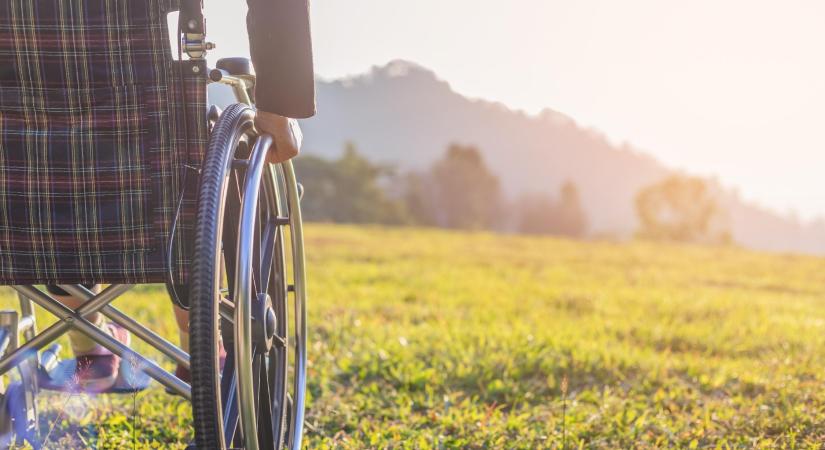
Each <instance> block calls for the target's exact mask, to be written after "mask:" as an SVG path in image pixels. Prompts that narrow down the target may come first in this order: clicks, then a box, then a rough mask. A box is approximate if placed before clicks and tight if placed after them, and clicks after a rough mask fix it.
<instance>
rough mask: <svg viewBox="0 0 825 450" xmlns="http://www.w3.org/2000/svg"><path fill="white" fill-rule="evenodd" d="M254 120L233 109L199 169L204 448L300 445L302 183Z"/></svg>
mask: <svg viewBox="0 0 825 450" xmlns="http://www.w3.org/2000/svg"><path fill="white" fill-rule="evenodd" d="M253 123H254V111H253V109H252V108H250V107H249V106H246V105H242V104H235V105H231V106H230V107H228V108H227V109H226V110H225V111H224V112H223V113H222V114H221V116H220V118H219V119H218V120H217V121H216V123H215V125H214V127H213V129H212V134H211V137H210V142H209V147H208V153H207V155H206V159H205V162H204V166H203V170H202V173H201V187H200V193H199V199H198V202H199V203H198V217H197V224H196V227H197V229H196V233H195V250H194V258H193V265H192V267H191V275H190V297H189V298H190V302H191V306H192V310H191V314H190V335H191V364H192V409H193V416H194V427H195V442H196V446H197V447H198V448H218V449H225V448H236V447H243V448H246V449H252V450H254V449H259V448H260V449H275V450H277V449H281V448H295V449H297V448H300V445H301V436H302V431H303V417H304V399H305V396H304V393H305V390H306V311H305V276H304V267H303V264H304V259H303V244H302V231H301V216H300V208H299V199H298V188H297V184H296V183H295V177H294V173H293V171H292V166H291V164H290V163H285V164H282V165H281V166H280V167H277V166H275V165H272V164H268V163H266V162H265V159H264V156H265V155H264V153H265V151H266V149H267V147H268V146H269V143H270V142H271V138H270V137H269V136H260V137H258V136H256V135H255V134H254V131H253ZM286 254H290V256H291V258H286V256H285V255H286ZM290 264H291V266H290ZM290 279H291V280H292V282H290V281H289V280H290ZM290 300H293V302H290ZM290 318H292V319H293V320H294V322H293V325H294V329H292V330H290V328H291V326H290V325H289V322H290V320H289V319H290ZM290 331H291V333H290ZM221 347H223V348H225V351H226V357H225V358H222V357H221ZM290 378H292V379H291V380H290ZM290 381H291V383H290Z"/></svg>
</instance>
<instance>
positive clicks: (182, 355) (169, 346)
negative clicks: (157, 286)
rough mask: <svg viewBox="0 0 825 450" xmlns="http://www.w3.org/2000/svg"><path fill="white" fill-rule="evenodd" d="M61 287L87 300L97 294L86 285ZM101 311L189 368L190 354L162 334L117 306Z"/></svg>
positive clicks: (107, 306)
mask: <svg viewBox="0 0 825 450" xmlns="http://www.w3.org/2000/svg"><path fill="white" fill-rule="evenodd" d="M60 288H61V289H63V290H65V291H66V292H68V293H69V294H72V295H73V296H75V297H78V298H82V299H86V300H89V299H92V298H94V296H95V294H94V293H93V292H92V291H90V290H88V289H86V287H85V286H82V285H73V284H66V285H63V284H61V285H60ZM100 312H101V313H102V314H103V315H104V316H106V317H108V318H109V319H111V320H112V322H114V323H116V324H118V325H120V326H122V327H123V328H125V329H127V330H129V331H131V332H132V334H134V335H135V336H137V337H139V338H140V339H142V340H143V341H144V342H146V343H147V344H149V345H151V346H152V347H153V348H155V349H156V350H158V351H159V352H161V353H163V354H164V355H166V356H167V357H169V358H170V359H171V360H173V361H175V362H176V363H178V364H180V365H181V366H184V367H186V368H187V369H189V354H188V353H186V352H185V351H183V350H181V349H180V347H178V346H177V345H175V344H173V343H171V342H169V341H167V340H166V339H164V338H163V337H162V336H161V335H159V334H157V333H155V332H154V331H152V330H150V329H148V328H146V327H144V326H143V325H141V324H140V322H138V321H137V320H135V319H132V318H131V317H129V316H127V315H126V314H123V312H121V311H120V310H119V309H117V308H115V307H114V306H112V305H106V306H104V307H103V308H102V309H101V310H100Z"/></svg>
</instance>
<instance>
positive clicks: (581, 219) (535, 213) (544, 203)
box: [517, 181, 587, 237]
mask: <svg viewBox="0 0 825 450" xmlns="http://www.w3.org/2000/svg"><path fill="white" fill-rule="evenodd" d="M517 210H518V213H519V218H520V220H519V225H518V227H519V231H521V232H523V233H531V234H556V235H561V236H570V237H582V236H584V235H585V233H586V232H587V216H586V215H585V213H584V209H583V208H582V206H581V201H580V199H579V190H578V188H577V187H576V185H575V183H573V182H572V181H566V182H565V183H564V184H562V185H561V188H560V189H559V199H558V200H557V201H556V200H554V199H553V198H552V197H551V196H549V195H547V194H531V195H526V196H524V197H522V199H521V200H520V201H519V203H518V205H517Z"/></svg>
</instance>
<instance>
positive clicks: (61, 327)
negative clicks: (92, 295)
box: [0, 284, 132, 375]
mask: <svg viewBox="0 0 825 450" xmlns="http://www.w3.org/2000/svg"><path fill="white" fill-rule="evenodd" d="M12 287H13V288H14V289H15V290H16V291H17V292H18V293H19V294H20V295H21V297H25V298H26V299H30V298H31V296H30V295H27V294H26V292H24V291H27V290H28V289H32V290H34V291H36V292H37V293H39V294H40V295H42V296H44V297H47V298H48V299H49V300H50V301H52V302H55V303H57V304H58V305H61V306H63V305H62V304H60V303H59V302H58V301H57V300H55V299H53V298H51V297H49V296H48V295H46V294H44V293H42V292H40V291H39V290H37V289H35V288H33V287H31V286H12ZM131 288H132V286H131V285H124V284H121V285H113V286H109V287H108V288H106V289H105V290H104V291H103V292H101V293H100V294H98V295H97V296H96V298H97V299H98V301H96V302H95V303H92V302H87V303H85V304H83V305H82V306H81V307H80V308H78V309H77V313H78V314H80V315H81V316H87V315H89V314H92V313H95V312H97V311H98V310H99V309H100V308H102V307H103V305H105V304H106V303H105V302H106V300H108V301H112V300H114V299H115V298H116V297H118V296H119V295H121V294H122V293H124V292H126V291H128V290H129V289H131ZM101 303H102V304H101ZM21 304H23V302H21ZM58 317H59V316H58ZM69 328H71V326H70V324H69V323H68V322H65V321H60V322H55V323H54V324H52V325H51V326H50V327H48V328H46V329H45V330H43V331H42V332H40V333H39V334H37V335H36V336H34V337H32V338H31V339H28V340H27V342H26V343H25V344H23V345H20V346H18V347H17V349H16V350H15V351H13V352H12V353H11V354H9V355H8V356H6V357H4V358H2V359H0V375H3V374H5V373H6V372H8V371H9V370H11V369H12V368H13V367H14V366H16V365H18V364H19V363H21V362H22V361H24V360H25V359H28V358H29V357H32V356H35V355H36V354H37V351H38V350H40V349H41V348H43V347H45V346H46V345H48V344H49V343H51V342H52V341H54V340H56V339H57V338H59V337H60V336H62V335H63V334H64V333H66V332H67V331H69Z"/></svg>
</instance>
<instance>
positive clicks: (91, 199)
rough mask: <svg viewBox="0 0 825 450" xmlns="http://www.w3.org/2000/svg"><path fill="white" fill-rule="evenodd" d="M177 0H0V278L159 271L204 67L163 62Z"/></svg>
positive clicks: (180, 267)
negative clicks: (169, 16)
mask: <svg viewBox="0 0 825 450" xmlns="http://www.w3.org/2000/svg"><path fill="white" fill-rule="evenodd" d="M176 8H177V5H176V4H175V2H174V1H173V0H38V1H31V0H3V1H0V284H37V283H95V282H104V283H144V282H160V281H164V279H165V278H164V277H165V274H166V270H167V261H166V245H167V240H168V237H169V234H170V227H171V224H172V221H173V218H174V215H175V211H176V206H177V200H178V197H179V195H180V193H181V189H182V185H181V184H182V182H183V179H184V175H183V174H184V173H185V171H187V170H189V169H187V168H186V167H187V166H191V167H199V166H200V162H201V160H202V157H203V153H204V150H205V146H206V135H207V133H206V128H205V127H206V120H205V117H204V115H205V111H206V98H205V97H206V80H205V78H204V75H205V67H203V66H201V65H199V64H202V63H190V62H183V63H178V62H176V61H174V58H173V57H172V52H171V49H170V46H169V37H168V36H169V34H168V30H167V25H166V13H167V12H169V11H171V10H175V9H176ZM193 66H197V67H198V69H194V70H193ZM190 172H191V173H190V175H189V176H188V177H187V178H186V179H187V180H188V181H189V184H190V186H188V187H187V188H186V190H185V192H186V198H185V201H184V203H183V208H182V215H181V219H180V221H179V225H178V227H179V228H178V232H179V235H180V237H181V238H180V239H176V244H175V252H174V255H175V256H174V261H173V263H174V264H173V267H174V270H176V271H177V274H178V275H179V276H181V277H183V276H185V274H186V273H185V272H186V270H185V269H186V266H187V263H188V261H187V255H188V254H189V247H190V239H189V238H188V236H189V234H191V233H188V232H189V231H191V229H192V227H193V223H192V222H193V218H194V216H195V197H196V193H197V181H198V180H197V174H196V173H195V172H194V171H190Z"/></svg>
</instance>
